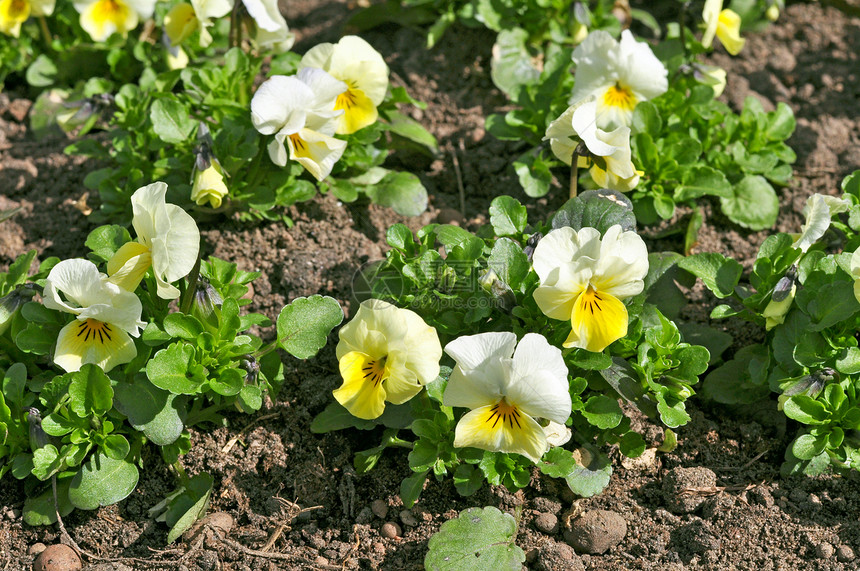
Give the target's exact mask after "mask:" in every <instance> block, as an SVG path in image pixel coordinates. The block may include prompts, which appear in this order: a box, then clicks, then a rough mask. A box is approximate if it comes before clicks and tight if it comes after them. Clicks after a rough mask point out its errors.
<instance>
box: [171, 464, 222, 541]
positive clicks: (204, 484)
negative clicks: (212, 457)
mask: <svg viewBox="0 0 860 571" xmlns="http://www.w3.org/2000/svg"><path fill="white" fill-rule="evenodd" d="M213 483H214V480H213V479H212V476H211V475H209V474H207V473H206V472H201V473H199V474H197V475H196V476H194V477H193V478H191V479H190V480H188V482H186V483H185V485H184V486H183V487H182V493H181V494H180V495H179V496H177V497H176V498H174V499H173V501H171V502H170V506H169V507H168V510H167V514H166V517H165V520H166V521H167V523H168V525H170V532H169V533H168V534H167V543H173V542H174V541H176V540H177V539H178V538H179V536H181V535H182V534H183V533H185V532H186V531H187V530H188V529H190V528H191V526H192V525H194V522H196V521H197V520H199V519H200V518H202V517H203V516H204V515H205V514H206V510H208V509H209V498H210V497H211V495H212V484H213Z"/></svg>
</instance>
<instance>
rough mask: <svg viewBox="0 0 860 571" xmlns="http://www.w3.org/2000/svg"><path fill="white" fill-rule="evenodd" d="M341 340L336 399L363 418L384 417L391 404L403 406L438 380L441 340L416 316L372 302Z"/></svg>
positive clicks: (347, 327) (343, 331) (365, 305)
mask: <svg viewBox="0 0 860 571" xmlns="http://www.w3.org/2000/svg"><path fill="white" fill-rule="evenodd" d="M338 336H339V337H340V342H339V343H338V344H337V349H336V355H337V360H338V362H339V365H340V374H341V377H342V378H343V384H342V385H341V386H340V388H338V389H336V390H335V391H334V398H335V400H337V402H339V403H340V404H341V405H343V406H344V407H345V408H346V409H347V410H348V411H349V412H351V413H352V414H353V415H354V416H356V417H358V418H363V419H366V420H370V419H373V418H377V417H379V416H380V415H381V414H382V412H383V411H384V410H385V402H386V401H387V402H390V403H394V404H402V403H404V402H406V401H408V400H409V399H411V398H412V397H414V396H415V395H416V394H418V393H419V392H420V391H421V389H422V388H423V387H424V385H425V384H427V383H428V382H430V381H432V380H433V379H435V378H436V377H437V376H438V375H439V359H441V358H442V345H441V344H440V343H439V336H438V335H437V334H436V330H435V329H433V328H432V327H430V326H429V325H427V324H426V323H425V322H424V320H423V319H421V317H420V316H419V315H418V314H417V313H415V312H414V311H410V310H408V309H402V308H399V307H396V306H394V305H391V304H390V303H387V302H385V301H382V300H378V299H369V300H367V301H364V302H362V304H361V306H360V307H359V308H358V312H357V313H356V315H355V317H354V318H353V319H352V320H351V321H350V322H349V323H347V324H346V325H344V326H343V327H342V328H341V330H340V332H339V333H338Z"/></svg>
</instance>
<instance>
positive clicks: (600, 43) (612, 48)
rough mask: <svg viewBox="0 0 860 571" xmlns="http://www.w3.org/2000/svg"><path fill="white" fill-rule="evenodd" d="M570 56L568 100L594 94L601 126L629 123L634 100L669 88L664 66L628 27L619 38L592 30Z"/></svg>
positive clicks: (572, 101) (608, 126)
mask: <svg viewBox="0 0 860 571" xmlns="http://www.w3.org/2000/svg"><path fill="white" fill-rule="evenodd" d="M572 57H573V61H574V63H576V76H575V78H574V82H575V83H574V87H573V93H572V94H571V97H570V102H571V103H576V102H578V101H581V100H583V99H585V98H587V97H590V96H594V98H595V101H596V102H597V110H596V111H597V126H598V127H600V128H601V129H614V128H616V127H620V126H630V123H631V121H632V119H633V109H634V108H635V107H636V104H637V103H639V102H640V101H648V100H650V99H654V98H655V97H658V96H660V95H662V94H664V93H666V90H667V89H668V88H669V82H668V79H667V75H668V72H667V71H666V67H665V66H664V65H663V64H662V62H660V60H659V59H657V56H655V55H654V52H652V51H651V48H650V47H648V44H645V43H642V42H637V41H636V40H635V39H634V38H633V34H631V33H630V30H624V31H623V32H622V33H621V41H620V42H619V41H616V40H615V39H613V37H612V36H610V35H609V33H608V32H605V31H603V30H595V31H594V32H592V33H590V34H589V35H588V37H587V38H585V41H583V42H582V43H581V44H580V45H579V46H577V47H576V49H575V50H573V56H572Z"/></svg>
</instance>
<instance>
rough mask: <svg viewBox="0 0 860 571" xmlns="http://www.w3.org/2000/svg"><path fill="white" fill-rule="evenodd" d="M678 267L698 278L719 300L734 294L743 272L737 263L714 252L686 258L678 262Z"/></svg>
mask: <svg viewBox="0 0 860 571" xmlns="http://www.w3.org/2000/svg"><path fill="white" fill-rule="evenodd" d="M678 267H680V268H681V269H683V270H686V271H688V272H690V273H691V274H693V275H694V276H696V277H697V278H700V279H701V280H702V282H704V284H705V286H707V288H708V289H709V290H711V291H712V292H713V294H714V295H715V296H717V297H719V298H724V297H729V296H730V295H732V294H733V293H734V291H735V286H736V285H738V280H740V277H741V272H742V271H743V268H742V267H741V265H740V264H739V263H738V262H737V261H735V260H733V259H731V258H726V257H725V256H723V255H722V254H718V253H716V252H707V253H703V254H694V255H692V256H687V257H686V258H682V259H680V260H678Z"/></svg>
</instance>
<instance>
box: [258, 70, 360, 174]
mask: <svg viewBox="0 0 860 571" xmlns="http://www.w3.org/2000/svg"><path fill="white" fill-rule="evenodd" d="M346 89H347V86H346V84H345V83H344V82H342V81H338V80H337V79H335V78H333V77H332V76H331V75H329V74H328V73H326V72H325V71H323V70H321V69H317V68H313V67H306V68H304V69H301V70H299V72H298V73H297V74H296V75H294V76H284V75H274V76H272V77H270V78H269V79H268V80H266V81H265V82H264V83H263V84H262V85H261V86H260V87H259V89H257V92H256V93H255V94H254V98H253V99H252V100H251V121H252V122H253V123H254V127H256V129H257V131H259V132H260V133H262V134H263V135H274V136H275V138H274V140H273V141H272V142H271V143H269V147H268V150H269V158H271V159H272V162H273V163H275V164H276V165H279V166H285V165H286V164H287V158H288V157H289V159H291V160H294V161H298V162H299V163H300V164H301V165H302V166H303V167H305V169H307V171H308V172H310V173H311V174H312V175H313V176H314V178H316V179H317V180H320V181H321V180H323V179H324V178H326V177H327V176H328V175H329V174H330V173H331V169H332V167H334V164H335V163H336V162H337V161H338V160H339V159H340V157H341V155H343V151H344V149H345V148H346V141H342V140H340V139H335V138H334V137H333V136H332V135H334V133H335V128H336V118H337V116H339V115H342V114H343V110H335V108H334V107H335V100H336V99H337V97H338V96H339V95H340V94H341V93H343V92H344V91H346Z"/></svg>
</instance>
